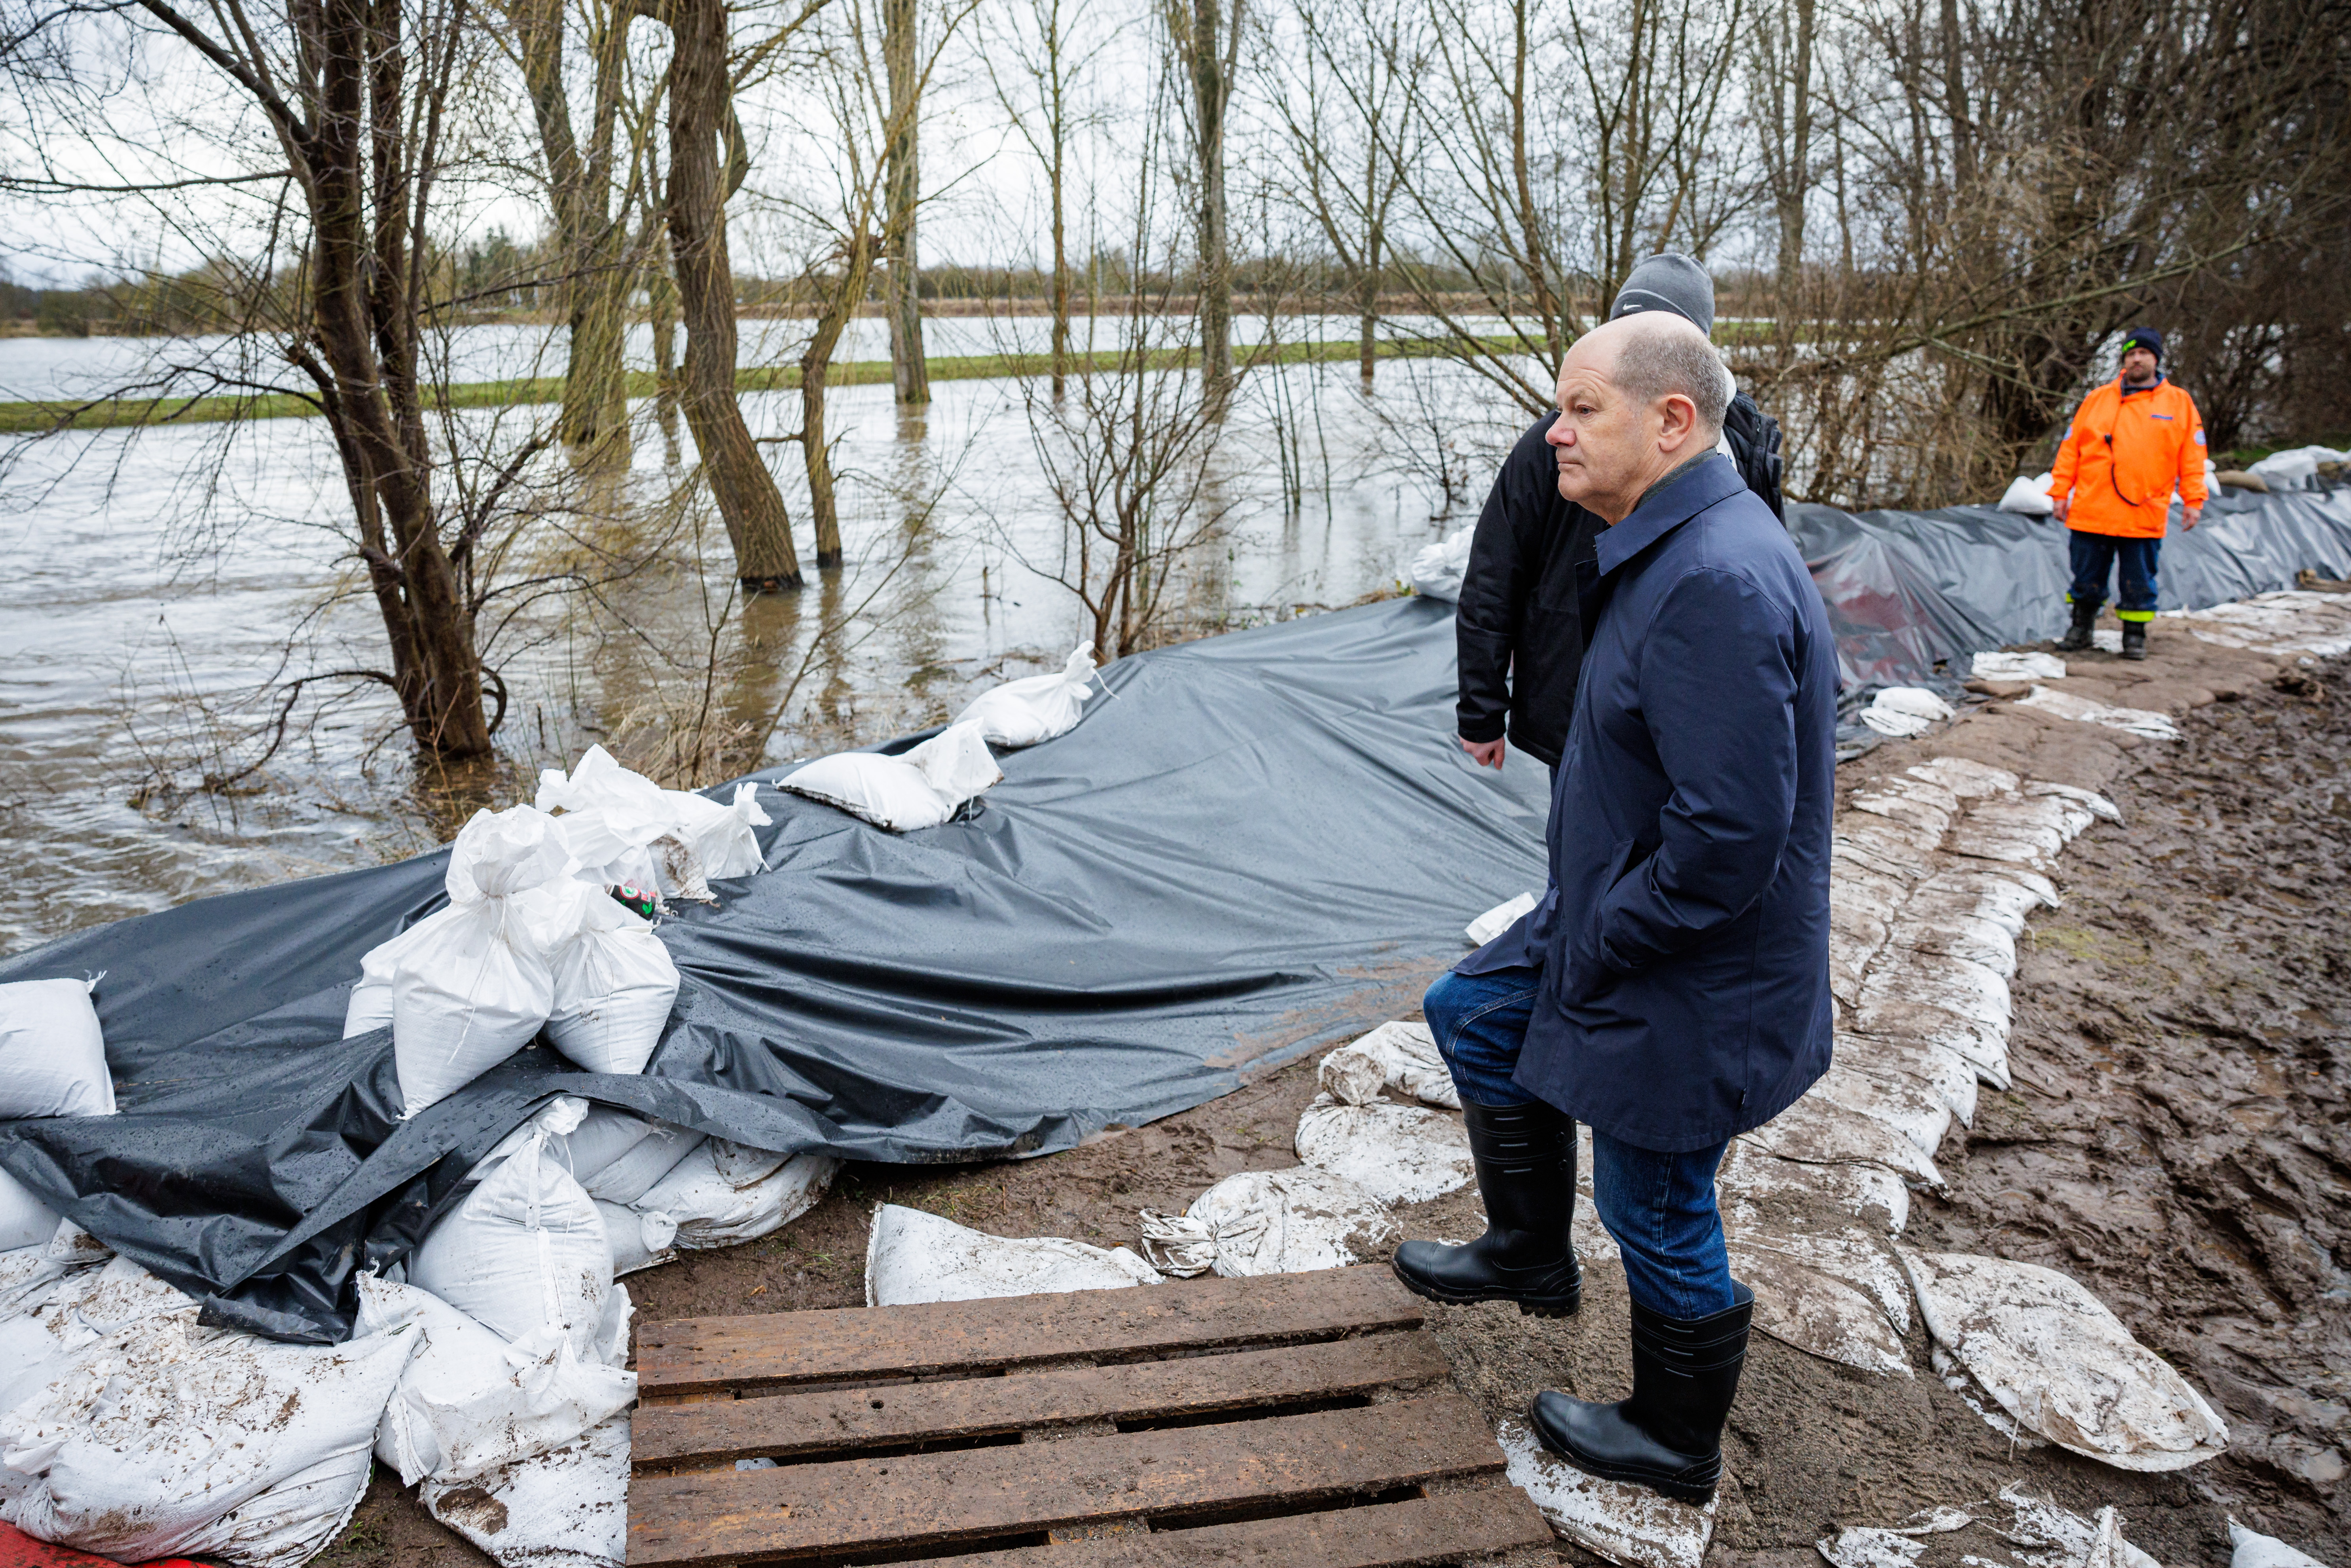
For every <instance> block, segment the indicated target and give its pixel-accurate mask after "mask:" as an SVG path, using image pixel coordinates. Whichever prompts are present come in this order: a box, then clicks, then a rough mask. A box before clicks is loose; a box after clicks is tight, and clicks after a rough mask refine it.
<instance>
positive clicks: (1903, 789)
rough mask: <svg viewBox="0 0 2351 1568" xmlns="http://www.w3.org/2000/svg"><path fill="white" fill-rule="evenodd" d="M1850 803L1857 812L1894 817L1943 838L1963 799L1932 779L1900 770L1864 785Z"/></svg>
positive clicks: (1855, 793) (1854, 794)
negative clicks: (1960, 799) (1960, 800)
mask: <svg viewBox="0 0 2351 1568" xmlns="http://www.w3.org/2000/svg"><path fill="white" fill-rule="evenodd" d="M1849 803H1850V804H1851V805H1852V807H1853V809H1854V810H1856V811H1867V812H1869V813H1870V814H1871V815H1873V816H1878V817H1890V818H1892V819H1893V820H1894V821H1897V822H1906V823H1907V824H1909V825H1910V826H1911V827H1914V828H1917V829H1918V830H1919V831H1921V832H1931V833H1933V834H1934V835H1935V836H1936V837H1938V838H1940V837H1941V836H1942V835H1943V834H1945V833H1947V832H1949V831H1950V827H1951V823H1952V821H1953V820H1954V819H1956V818H1957V817H1958V816H1959V797H1958V796H1957V795H1954V794H1952V793H1951V792H1950V791H1949V789H1945V788H1943V786H1942V785H1941V784H1940V783H1938V782H1937V781H1936V780H1934V779H1921V778H1916V777H1913V776H1912V775H1910V774H1907V773H1897V774H1895V775H1893V776H1891V777H1889V778H1885V779H1876V780H1873V781H1872V782H1870V783H1868V784H1866V785H1864V786H1863V787H1862V788H1861V789H1856V790H1855V791H1854V792H1853V795H1852V796H1851V798H1850V801H1849Z"/></svg>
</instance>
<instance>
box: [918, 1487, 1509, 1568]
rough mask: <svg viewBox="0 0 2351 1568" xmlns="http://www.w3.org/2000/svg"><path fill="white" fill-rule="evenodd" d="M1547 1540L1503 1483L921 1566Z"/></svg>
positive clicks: (1075, 1563)
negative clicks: (1393, 1500)
mask: <svg viewBox="0 0 2351 1568" xmlns="http://www.w3.org/2000/svg"><path fill="white" fill-rule="evenodd" d="M1551 1540H1552V1532H1551V1526H1550V1525H1548V1524H1545V1523H1544V1522H1543V1517H1542V1515H1541V1513H1539V1512H1537V1511H1536V1510H1535V1505H1534V1504H1533V1502H1531V1500H1529V1499H1528V1497H1527V1494H1526V1493H1524V1492H1522V1491H1520V1490H1519V1489H1518V1488H1516V1487H1512V1486H1502V1487H1489V1488H1486V1489H1484V1490H1477V1491H1458V1492H1447V1493H1446V1494H1445V1495H1443V1496H1442V1497H1423V1498H1414V1499H1412V1500H1409V1501H1405V1502H1383V1503H1374V1504H1372V1505H1370V1506H1369V1507H1365V1508H1337V1509H1330V1510H1327V1511H1323V1512H1321V1513H1294V1514H1290V1515H1287V1516H1285V1517H1283V1518H1280V1519H1259V1520H1252V1521H1249V1523H1247V1524H1214V1525H1209V1526H1207V1527H1205V1528H1203V1529H1199V1530H1163V1531H1147V1532H1139V1533H1135V1534H1131V1535H1114V1536H1105V1537H1102V1538H1098V1539H1096V1540H1092V1541H1071V1542H1062V1543H1061V1544H1059V1545H1055V1546H1027V1547H1020V1548H1017V1549H1015V1550H1013V1551H1010V1552H978V1553H976V1554H972V1555H967V1556H962V1557H926V1558H924V1559H922V1568H1211V1565H1212V1564H1213V1565H1218V1568H1223V1565H1228V1564H1229V1565H1241V1564H1246V1568H1410V1565H1413V1564H1420V1563H1457V1562H1459V1561H1460V1560H1461V1559H1462V1558H1464V1557H1469V1556H1474V1555H1477V1554H1479V1553H1481V1552H1508V1551H1510V1550H1511V1549H1512V1548H1514V1547H1521V1546H1548V1545H1550V1544H1551Z"/></svg>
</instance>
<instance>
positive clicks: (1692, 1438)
mask: <svg viewBox="0 0 2351 1568" xmlns="http://www.w3.org/2000/svg"><path fill="white" fill-rule="evenodd" d="M1731 1288H1732V1290H1733V1291H1736V1292H1737V1294H1738V1297H1739V1304H1738V1305H1737V1306H1734V1307H1730V1308H1727V1309H1726V1310H1724V1311H1722V1312H1716V1313H1715V1314H1713V1315H1712V1316H1711V1317H1704V1318H1698V1319H1697V1320H1695V1321H1693V1322H1681V1321H1678V1320H1677V1319H1674V1318H1669V1317H1666V1316H1664V1315H1663V1314H1662V1313H1658V1312H1651V1311H1649V1310H1648V1309H1647V1308H1646V1307H1644V1306H1642V1305H1641V1304H1640V1303H1639V1302H1637V1301H1636V1302H1635V1303H1634V1304H1633V1396H1632V1397H1631V1398H1630V1399H1622V1400H1619V1401H1617V1402H1616V1403H1615V1404H1614V1405H1594V1404H1591V1403H1589V1402H1588V1401H1585V1400H1582V1399H1571V1398H1569V1397H1568V1396H1566V1395H1564V1394H1561V1393H1558V1392H1555V1391H1554V1390H1552V1389H1545V1390H1544V1391H1543V1392H1541V1394H1538V1395H1536V1396H1535V1402H1534V1406H1533V1407H1532V1408H1531V1409H1530V1410H1529V1411H1528V1412H1527V1415H1528V1417H1529V1419H1531V1421H1532V1422H1533V1423H1534V1428H1535V1435H1536V1436H1537V1437H1541V1439H1542V1445H1543V1447H1544V1448H1549V1449H1550V1450H1551V1451H1552V1453H1554V1454H1557V1455H1558V1456H1559V1457H1560V1458H1562V1459H1565V1460H1566V1461H1567V1462H1568V1463H1569V1464H1571V1465H1573V1466H1574V1467H1575V1468H1576V1469H1579V1470H1582V1471H1583V1472H1584V1473H1585V1474H1587V1475H1594V1476H1598V1477H1600V1478H1601V1479H1604V1480H1612V1481H1631V1482H1633V1483H1635V1485H1638V1486H1645V1487H1647V1488H1649V1489H1650V1490H1652V1491H1657V1492H1662V1493H1664V1494H1665V1495H1666V1496H1667V1497H1669V1498H1672V1499H1674V1500H1677V1501H1678V1502H1687V1503H1692V1504H1696V1505H1698V1506H1704V1504H1705V1503H1706V1500H1708V1498H1710V1497H1712V1496H1713V1495H1714V1489H1715V1486H1716V1484H1717V1483H1718V1482H1719V1481H1720V1480H1721V1479H1722V1424H1723V1422H1724V1421H1726V1420H1728V1419H1729V1416H1730V1402H1731V1400H1732V1399H1733V1398H1734V1397H1736V1396H1737V1395H1738V1393H1739V1369H1740V1366H1741V1365H1742V1364H1744V1363H1745V1362H1746V1360H1747V1331H1748V1325H1749V1322H1750V1320H1751V1319H1752V1318H1753V1317H1754V1315H1755V1293H1754V1292H1753V1291H1750V1290H1749V1289H1748V1288H1747V1287H1746V1286H1744V1285H1737V1284H1734V1285H1733V1286H1732V1287H1731Z"/></svg>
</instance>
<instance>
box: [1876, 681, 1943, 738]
mask: <svg viewBox="0 0 2351 1568" xmlns="http://www.w3.org/2000/svg"><path fill="white" fill-rule="evenodd" d="M1950 716H1951V705H1950V704H1949V703H1947V702H1945V701H1944V700H1943V699H1942V698H1940V697H1938V696H1937V695H1935V694H1934V693H1932V692H1930V691H1928V690H1927V689H1926V688H1925V687H1923V686H1887V687H1886V689H1885V690H1883V691H1881V692H1879V693H1878V694H1877V695H1876V696H1875V697H1872V698H1871V699H1870V703H1869V706H1867V707H1865V708H1864V709H1862V710H1861V722H1862V723H1864V724H1865V725H1867V726H1869V727H1870V728H1872V729H1874V730H1876V731H1877V733H1878V734H1880V735H1892V736H1908V735H1924V734H1926V733H1927V731H1928V730H1929V729H1932V728H1933V727H1935V726H1936V725H1938V724H1939V723H1940V722H1942V721H1943V720H1944V719H1947V718H1949V717H1950Z"/></svg>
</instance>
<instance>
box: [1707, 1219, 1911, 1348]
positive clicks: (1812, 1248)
mask: <svg viewBox="0 0 2351 1568" xmlns="http://www.w3.org/2000/svg"><path fill="white" fill-rule="evenodd" d="M1725 1234H1726V1235H1727V1236H1728V1238H1729V1242H1730V1244H1732V1245H1736V1246H1739V1247H1743V1248H1745V1249H1749V1250H1750V1251H1762V1252H1776V1253H1780V1254H1782V1255H1784V1256H1786V1257H1789V1258H1792V1259H1794V1260H1796V1261H1797V1262H1799V1263H1801V1264H1802V1265H1803V1266H1804V1267H1805V1268H1807V1269H1815V1270H1819V1271H1820V1272H1822V1273H1823V1274H1826V1275H1828V1276H1829V1277H1830V1278H1831V1279H1834V1280H1842V1281H1844V1282H1845V1283H1846V1284H1848V1285H1851V1286H1852V1287H1853V1288H1854V1289H1855V1290H1856V1291H1860V1292H1861V1293H1862V1294H1863V1295H1865V1296H1867V1297H1868V1298H1869V1299H1870V1301H1872V1302H1873V1303H1875V1304H1876V1308H1877V1310H1878V1311H1879V1312H1883V1313H1884V1314H1885V1315H1886V1322H1889V1323H1891V1324H1892V1325H1893V1326H1894V1332H1895V1333H1897V1334H1907V1333H1909V1332H1910V1277H1909V1276H1908V1275H1907V1274H1906V1273H1904V1272H1903V1271H1902V1264H1901V1261H1900V1260H1898V1259H1896V1257H1895V1256H1894V1249H1893V1247H1892V1246H1891V1245H1890V1244H1889V1243H1888V1242H1887V1241H1886V1239H1885V1238H1884V1237H1883V1236H1882V1235H1881V1236H1873V1235H1871V1234H1870V1233H1869V1232H1867V1231H1865V1230H1820V1231H1815V1230H1797V1229H1784V1228H1781V1229H1775V1228H1762V1227H1757V1228H1749V1227H1747V1226H1745V1225H1743V1224H1742V1225H1740V1226H1738V1227H1735V1228H1734V1227H1730V1226H1729V1225H1728V1223H1727V1222H1726V1226H1725ZM1741 1277H1742V1278H1744V1276H1741Z"/></svg>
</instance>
